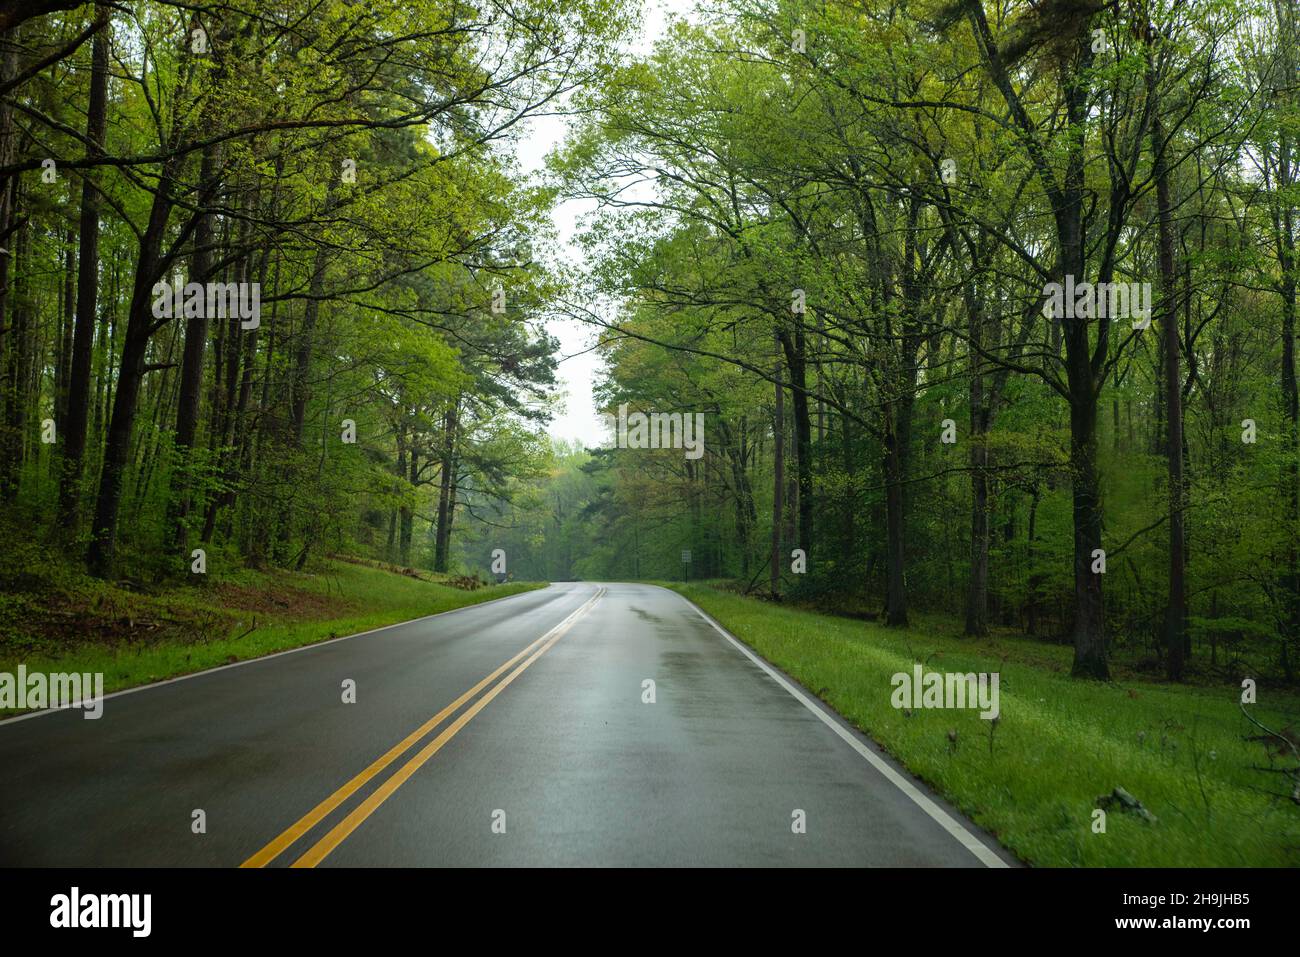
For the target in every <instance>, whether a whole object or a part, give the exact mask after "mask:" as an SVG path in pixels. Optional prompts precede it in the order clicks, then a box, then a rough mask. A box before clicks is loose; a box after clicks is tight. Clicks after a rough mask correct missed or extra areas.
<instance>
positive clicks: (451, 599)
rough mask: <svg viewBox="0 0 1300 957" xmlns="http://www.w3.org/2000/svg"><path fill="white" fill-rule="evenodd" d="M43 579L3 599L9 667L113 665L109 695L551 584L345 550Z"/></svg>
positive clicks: (2, 633)
mask: <svg viewBox="0 0 1300 957" xmlns="http://www.w3.org/2000/svg"><path fill="white" fill-rule="evenodd" d="M41 581H42V585H41V587H40V588H39V590H29V591H25V592H17V593H14V592H11V593H10V594H7V595H5V596H3V601H0V671H8V672H11V673H12V672H13V671H14V670H15V669H16V668H17V666H18V665H19V664H25V665H26V666H27V670H28V672H32V671H47V672H70V671H78V672H87V671H89V672H100V671H102V672H103V673H104V692H105V693H109V692H112V691H120V690H122V689H124V688H130V687H133V686H136V685H141V684H148V683H149V682H152V681H159V680H162V679H163V678H173V677H176V676H177V675H183V674H189V673H191V672H195V671H202V670H203V669H205V668H211V667H214V666H216V665H224V664H230V663H233V662H236V661H243V660H246V659H250V658H258V657H261V656H262V655H267V654H271V653H273V652H277V651H285V650H287V649H290V648H298V647H301V646H303V645H309V644H313V643H315V642H318V641H324V640H327V639H330V638H337V637H340V636H342V635H352V634H356V633H358V632H362V631H369V630H370V629H373V628H381V627H383V626H384V625H392V624H396V623H397V622H401V621H407V620H409V619H412V618H420V617H423V616H425V615H432V614H436V613H438V612H443V611H450V610H452V609H454V608H461V607H464V606H467V605H474V604H478V603H480V602H483V601H489V600H491V599H494V598H504V597H506V596H507V595H513V594H518V593H519V592H524V591H529V590H531V589H534V588H541V587H542V583H532V582H517V583H510V584H506V585H494V586H491V587H485V588H479V589H476V590H473V591H469V590H465V589H463V588H456V587H451V586H449V585H445V584H441V583H439V582H437V581H431V580H428V579H426V578H417V577H414V576H413V575H411V574H403V573H400V572H394V571H390V570H387V569H385V568H379V567H373V566H371V565H367V564H361V563H356V562H350V561H334V560H331V561H325V562H322V563H321V564H320V565H319V567H317V568H316V569H315V570H313V571H310V572H290V571H283V570H276V571H266V572H260V571H253V570H241V571H239V572H237V573H234V574H233V575H231V576H228V577H224V578H222V579H220V580H211V581H205V582H204V583H203V584H202V585H198V586H195V585H170V586H164V587H161V588H158V589H156V590H149V591H145V592H140V591H135V590H132V589H131V588H128V587H124V586H123V585H122V584H120V583H108V582H100V581H97V580H94V579H89V578H84V577H81V576H75V575H73V576H68V575H64V576H43V577H42V579H41ZM17 713H19V712H18V711H17V710H15V709H12V708H11V709H0V717H5V716H9V715H12V714H17Z"/></svg>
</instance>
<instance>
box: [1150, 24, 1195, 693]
mask: <svg viewBox="0 0 1300 957" xmlns="http://www.w3.org/2000/svg"><path fill="white" fill-rule="evenodd" d="M1151 32H1152V30H1151V28H1150V27H1148V38H1150V36H1151ZM1147 56H1148V59H1147V78H1146V79H1147V92H1148V95H1149V96H1150V97H1151V117H1152V120H1151V154H1152V159H1153V164H1154V167H1153V172H1154V175H1155V180H1156V206H1157V209H1158V217H1159V235H1160V311H1161V313H1162V317H1161V318H1162V320H1163V321H1162V323H1161V327H1162V332H1163V334H1164V360H1165V370H1164V371H1165V375H1164V379H1165V446H1166V450H1165V451H1166V461H1167V462H1168V464H1169V601H1168V604H1167V605H1166V607H1165V624H1164V632H1165V656H1166V657H1165V670H1166V674H1167V675H1168V677H1169V680H1170V681H1181V680H1182V678H1183V656H1184V652H1185V650H1186V649H1185V646H1184V642H1185V639H1186V634H1187V585H1186V580H1185V575H1186V565H1187V562H1186V557H1185V555H1184V547H1185V533H1184V528H1183V521H1184V519H1183V513H1184V498H1185V495H1186V487H1185V485H1184V483H1183V395H1182V382H1183V375H1182V370H1181V368H1180V363H1179V358H1180V357H1179V348H1178V339H1179V335H1178V307H1177V303H1176V301H1175V299H1176V290H1177V286H1178V276H1177V274H1176V272H1175V269H1174V227H1173V214H1172V212H1171V209H1172V201H1171V199H1170V195H1169V164H1168V161H1167V159H1166V155H1165V127H1164V120H1163V119H1162V117H1161V114H1160V100H1159V96H1158V92H1157V87H1156V72H1155V65H1154V64H1153V62H1152V61H1151V58H1150V57H1151V54H1150V53H1149V52H1148V55H1147Z"/></svg>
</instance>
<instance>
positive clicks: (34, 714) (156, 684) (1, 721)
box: [0, 582, 554, 726]
mask: <svg viewBox="0 0 1300 957" xmlns="http://www.w3.org/2000/svg"><path fill="white" fill-rule="evenodd" d="M553 584H554V583H553V582H548V583H547V584H546V586H545V587H543V588H530V589H528V590H527V591H521V592H515V594H513V595H502V596H501V597H500V598H489V599H487V600H486V601H476V602H474V603H473V604H472V605H461V606H460V607H459V608H448V609H447V610H446V611H435V612H434V613H433V614H432V615H421V616H420V617H419V618H408V619H407V620H406V621H395V622H393V623H392V624H391V625H380V626H379V627H378V628H371V629H370V630H369V631H358V632H357V633H356V634H354V635H340V636H339V637H337V638H326V639H325V640H324V641H313V642H311V643H309V644H306V645H299V646H298V647H297V648H285V649H284V650H283V651H273V652H271V653H270V654H269V655H258V656H257V657H256V658H245V659H244V660H243V661H232V662H230V663H229V664H225V665H217V666H216V667H214V668H204V669H203V670H202V671H191V672H190V673H189V674H185V675H177V676H176V677H174V678H163V679H162V680H161V681H151V682H149V684H145V685H135V686H134V687H132V688H123V689H122V690H121V691H114V692H112V693H110V694H106V695H104V696H103V697H101V698H100V699H99V700H100V701H107V700H108V699H109V698H120V697H121V696H122V695H127V694H135V693H136V692H137V691H148V690H149V689H150V688H160V687H162V686H163V685H172V684H175V683H176V682H178V681H185V680H187V679H189V678H198V677H201V676H202V675H210V674H213V673H215V672H218V671H225V670H226V669H227V668H239V667H241V666H242V665H252V664H256V663H257V662H259V661H270V660H271V659H272V658H279V657H281V656H282V655H292V654H294V653H295V652H299V651H307V650H309V649H311V648H323V647H324V646H325V645H332V644H334V643H335V642H338V641H347V640H348V639H349V638H361V637H363V636H364V635H373V634H375V633H376V632H380V631H387V630H388V629H389V628H400V627H402V626H403V625H413V624H415V623H416V622H418V621H428V620H429V619H430V618H441V617H442V616H443V615H453V614H455V613H456V612H458V611H471V610H472V609H475V608H482V607H483V606H484V605H491V604H494V603H496V602H499V601H508V600H509V599H511V598H522V597H523V596H524V595H529V594H532V593H533V592H536V591H546V589H547V588H550V587H552V585H553ZM77 708H79V705H78V704H70V705H63V706H62V707H59V708H42V709H41V710H39V711H28V712H27V713H26V714H16V715H14V716H13V717H12V718H0V726H2V725H6V724H14V723H16V722H18V721H27V720H28V719H30V718H39V717H41V716H42V715H47V714H57V713H58V712H60V711H72V710H76V709H77Z"/></svg>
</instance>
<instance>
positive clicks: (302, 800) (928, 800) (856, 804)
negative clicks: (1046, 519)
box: [0, 583, 1010, 867]
mask: <svg viewBox="0 0 1300 957" xmlns="http://www.w3.org/2000/svg"><path fill="white" fill-rule="evenodd" d="M503 666H505V667H503ZM348 679H351V680H352V681H355V683H356V684H355V687H356V703H354V704H346V703H344V702H343V700H342V698H343V692H342V685H343V683H344V681H345V680H348ZM647 681H653V682H654V685H653V698H654V700H653V703H648V701H647V699H648V698H649V697H650V693H649V689H648V686H647V685H646V682H647ZM467 692H471V693H470V694H468V695H467V694H466V693H467ZM896 767H897V766H896V765H893V764H892V763H891V762H889V761H887V759H884V758H883V757H881V756H880V755H879V753H878V752H877V751H876V749H875V748H874V747H872V746H871V745H869V744H868V743H867V742H866V740H865V739H864V738H863V737H862V736H860V735H858V734H857V733H856V732H853V731H850V730H847V729H846V728H845V726H844V725H843V724H842V722H840V721H839V720H838V719H836V718H833V717H831V716H829V715H828V714H827V713H826V712H825V711H824V710H823V709H821V706H820V705H819V704H817V703H815V702H813V701H811V700H810V698H809V697H808V696H807V695H806V693H801V692H799V691H798V690H797V689H795V688H794V687H793V686H792V685H790V684H789V682H788V681H786V680H785V679H783V678H781V677H780V676H779V675H777V674H775V673H774V672H772V671H771V670H770V669H767V668H765V667H764V666H763V665H762V664H761V663H759V662H758V661H757V660H756V659H753V658H752V657H751V656H749V655H747V654H746V652H745V651H743V650H742V649H741V648H740V647H738V646H737V645H736V644H735V643H734V642H733V641H732V640H731V639H729V638H727V637H726V636H725V635H723V634H722V633H721V632H720V631H719V630H717V629H716V628H715V627H714V626H713V625H712V624H711V623H710V622H709V621H707V620H706V619H705V618H704V617H703V616H702V614H701V613H700V612H699V611H698V610H697V609H696V608H695V607H694V606H693V605H691V604H689V603H688V602H686V601H685V600H684V599H682V598H681V597H680V596H678V595H676V594H675V593H673V592H670V591H667V590H664V589H660V588H655V587H653V586H648V585H628V584H607V585H597V584H590V583H581V584H565V585H552V586H550V587H548V588H545V589H543V590H540V591H535V592H529V593H525V594H523V595H519V596H514V597H511V598H507V599H504V600H501V601H496V602H492V603H489V604H486V605H480V606H475V607H471V608H467V609H463V610H460V611H456V612H453V613H449V614H444V615H440V616H436V617H432V618H427V619H421V620H419V621H415V622H409V623H407V624H404V625H399V626H395V627H392V628H387V629H382V630H380V631H377V632H372V633H370V634H366V635H361V636H356V637H352V638H347V639H343V640H338V641H334V642H330V643H326V644H322V645H317V646H313V647H311V648H307V649H303V650H301V651H297V652H293V653H289V654H284V655H279V656H274V657H271V658H264V659H261V660H257V661H253V662H248V663H245V664H241V665H238V666H233V667H228V668H224V669H219V670H216V671H212V672H207V673H204V674H201V675H197V676H194V677H191V678H188V679H184V680H179V681H174V682H169V683H165V684H162V685H157V686H153V687H150V688H146V689H142V690H140V691H137V692H133V693H127V694H123V695H119V696H113V697H109V698H108V699H107V700H106V701H105V702H104V715H103V717H102V718H101V719H100V720H97V721H87V720H85V719H84V718H83V717H82V714H81V712H80V711H75V710H71V711H63V712H56V713H50V714H45V715H42V716H40V717H35V718H30V719H26V720H19V721H11V722H6V723H0V865H3V866H15V865H73V866H81V865H119V866H142V865H146V866H147V865H167V866H171V865H181V866H222V867H227V866H237V865H240V864H241V863H248V864H255V865H259V866H272V867H279V866H288V865H292V864H295V863H296V864H298V866H326V867H329V866H342V867H347V866H466V865H469V866H480V865H490V866H502V865H504V866H535V865H542V866H545V865H646V866H660V865H685V866H693V865H742V866H743V865H851V866H955V867H983V866H989V865H993V866H996V865H998V864H999V863H1001V862H1004V861H1010V858H1009V857H1007V856H1006V855H1004V854H1003V852H1001V851H1000V850H998V849H997V848H996V845H995V844H994V843H993V842H992V841H990V840H989V839H988V838H987V837H985V836H984V835H983V834H982V833H981V832H979V831H978V830H977V829H976V828H975V827H974V826H973V825H971V824H969V823H968V822H966V821H965V820H964V819H962V818H961V817H960V815H958V814H957V813H956V812H954V811H952V810H951V809H950V808H947V807H946V806H945V805H943V804H942V802H940V801H938V799H936V798H934V796H933V795H930V794H929V792H927V791H925V789H924V788H923V787H921V786H920V785H919V784H918V783H917V782H915V781H914V780H913V779H912V778H911V777H910V775H907V774H906V772H901V773H900V772H899V771H898V770H897V769H896ZM196 810H202V812H203V815H204V818H205V823H206V832H205V833H201V834H196V833H194V826H193V821H194V812H195V811H196ZM796 812H802V815H800V814H798V813H796ZM797 820H802V821H803V822H804V824H805V826H804V829H803V832H802V833H796V830H797V828H796V827H795V823H796V821H797Z"/></svg>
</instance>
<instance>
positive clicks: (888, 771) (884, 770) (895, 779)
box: [673, 592, 1009, 867]
mask: <svg viewBox="0 0 1300 957" xmlns="http://www.w3.org/2000/svg"><path fill="white" fill-rule="evenodd" d="M673 594H675V595H677V597H679V598H681V600H682V601H684V602H686V604H688V605H690V606H691V607H692V608H694V609H695V611H696V612H697V613H698V614H699V616H700V617H701V618H703V619H704V620H705V621H707V622H708V623H709V624H710V625H712V626H713V627H714V628H715V629H717V631H718V634H720V635H722V637H723V638H726V639H727V640H728V641H729V642H731V643H732V644H733V645H735V646H736V647H737V648H739V649H740V651H741V653H742V654H744V655H745V657H747V658H748V659H749V660H750V661H752V662H754V664H756V665H758V666H759V667H760V668H762V669H763V670H764V671H766V672H767V674H768V676H769V677H771V678H772V680H773V681H775V682H776V683H777V684H779V685H780V686H781V687H782V688H784V689H785V690H786V691H788V692H790V694H791V695H793V696H794V697H795V699H796V700H798V701H799V703H800V704H802V705H803V706H804V707H805V708H807V709H808V710H809V711H811V712H812V713H813V714H815V715H817V717H818V718H820V719H821V720H822V722H823V723H824V724H825V725H826V726H827V727H828V728H830V729H831V730H832V731H834V732H835V733H836V734H838V735H839V736H840V737H841V738H842V739H844V741H846V742H847V743H848V744H849V746H850V747H852V748H853V750H855V751H857V752H858V754H860V755H862V757H864V758H866V760H867V763H868V764H870V765H871V766H872V767H873V768H875V769H876V770H877V771H879V772H880V773H881V775H882V776H884V778H885V779H886V780H887V781H889V783H890V784H892V785H894V786H895V787H896V788H898V789H899V790H900V791H902V792H903V793H904V794H906V795H907V796H908V797H909V798H911V799H912V802H913V803H914V804H915V805H916V806H917V807H919V808H920V809H921V810H922V811H924V812H925V813H926V814H928V815H930V817H931V818H933V819H934V821H935V822H936V823H937V824H939V826H940V827H942V828H943V829H944V830H945V831H947V832H948V833H949V834H951V835H952V836H953V837H955V838H956V839H957V840H958V841H960V842H961V844H962V846H963V847H965V848H966V850H968V851H970V852H971V853H972V854H974V855H975V856H976V857H977V858H979V860H980V863H982V864H983V865H984V866H985V867H1008V866H1009V865H1008V864H1007V862H1006V861H1004V860H1003V859H1002V858H1000V857H998V855H996V854H994V853H993V852H992V851H991V850H989V848H988V847H987V846H986V845H985V844H984V842H983V841H981V840H980V839H979V838H978V837H976V836H975V835H974V834H972V833H971V832H970V830H969V829H967V828H966V827H965V826H964V825H963V824H962V823H961V822H960V821H958V820H956V819H955V818H954V817H953V816H952V815H951V814H949V813H948V812H947V811H945V810H944V809H943V808H941V807H939V805H937V804H935V803H934V802H933V801H931V800H930V798H929V797H927V796H926V795H925V794H924V793H923V792H922V791H921V790H920V789H919V788H918V787H917V786H916V785H915V784H913V783H912V782H911V781H909V780H907V778H905V777H903V776H902V775H901V774H899V773H898V772H897V771H895V770H894V769H893V768H892V767H891V766H890V765H889V763H888V762H887V761H885V760H883V759H882V758H881V757H880V755H878V754H876V753H875V752H874V751H872V750H871V749H870V748H868V747H867V746H866V745H865V744H863V743H862V742H861V741H859V740H858V739H857V738H856V737H854V735H853V734H852V732H850V731H849V730H848V729H846V728H845V727H844V726H843V725H841V724H840V723H839V722H837V721H835V720H834V719H833V718H831V716H830V715H828V714H827V713H826V712H825V711H823V710H822V709H821V708H819V707H817V705H815V704H813V703H812V702H811V701H809V700H808V697H807V695H805V694H804V693H803V692H802V691H800V690H799V689H798V688H796V687H795V686H794V685H792V684H791V683H790V682H788V681H786V680H785V678H784V677H783V676H782V675H781V674H780V673H779V672H777V671H776V669H774V668H773V667H772V666H771V665H769V664H768V663H767V662H766V661H764V660H763V659H762V658H760V657H759V656H758V655H756V654H754V652H753V651H752V650H751V649H750V648H749V647H748V646H747V645H746V644H745V643H744V642H742V641H740V640H739V639H738V638H736V637H735V636H734V635H732V634H731V633H730V632H729V631H727V629H725V628H723V627H722V626H721V625H719V624H718V623H717V622H716V621H714V620H713V619H712V618H711V617H709V615H707V614H706V613H705V612H704V610H703V609H702V608H700V606H699V605H697V604H695V603H694V602H693V601H691V600H690V599H689V598H687V597H686V596H685V595H683V594H682V593H681V592H673Z"/></svg>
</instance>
